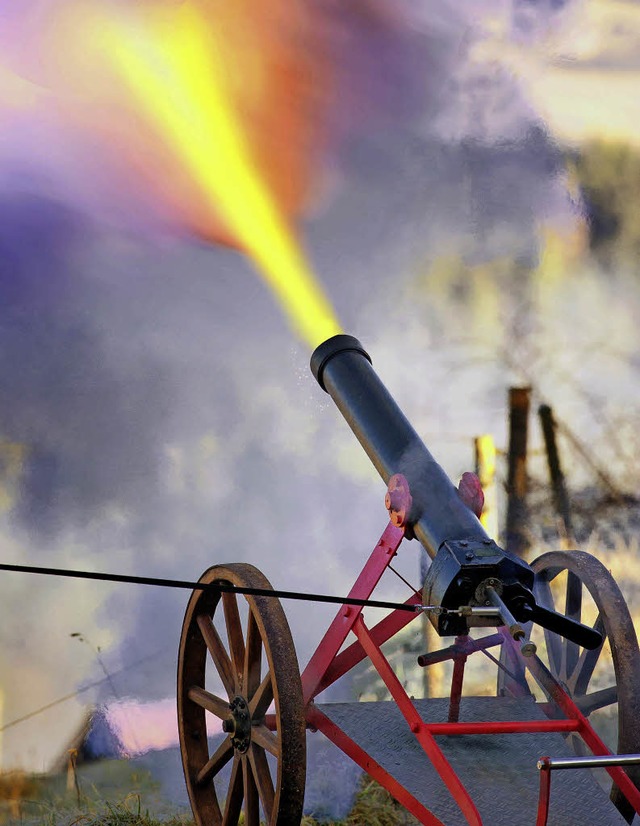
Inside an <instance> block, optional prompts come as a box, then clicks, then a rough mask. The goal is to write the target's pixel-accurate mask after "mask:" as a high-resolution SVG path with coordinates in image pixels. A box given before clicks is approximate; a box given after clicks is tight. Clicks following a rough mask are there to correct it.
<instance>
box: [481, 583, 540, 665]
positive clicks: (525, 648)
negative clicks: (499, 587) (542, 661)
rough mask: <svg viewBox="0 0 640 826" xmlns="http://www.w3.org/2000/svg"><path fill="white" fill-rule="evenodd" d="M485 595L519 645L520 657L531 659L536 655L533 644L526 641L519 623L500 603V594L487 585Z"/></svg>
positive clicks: (502, 603) (501, 602)
mask: <svg viewBox="0 0 640 826" xmlns="http://www.w3.org/2000/svg"><path fill="white" fill-rule="evenodd" d="M485 593H486V595H487V599H488V600H489V602H491V604H492V605H493V606H494V607H495V608H497V610H498V612H499V614H500V619H501V620H502V622H503V623H504V624H505V625H508V626H509V633H510V634H511V636H512V637H513V639H514V640H515V641H516V642H519V643H520V651H521V653H522V655H523V656H524V657H533V656H534V654H535V653H536V646H535V644H534V643H532V642H530V641H528V640H527V635H526V634H525V631H524V628H523V627H522V626H521V625H520V623H519V622H516V619H515V617H514V616H513V614H512V613H511V611H510V610H509V609H508V608H507V606H506V605H505V604H504V602H503V601H502V598H501V597H500V594H499V593H498V592H497V591H496V589H495V588H494V587H493V586H491V585H487V587H486V588H485Z"/></svg>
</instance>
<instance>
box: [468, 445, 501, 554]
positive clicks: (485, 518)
mask: <svg viewBox="0 0 640 826" xmlns="http://www.w3.org/2000/svg"><path fill="white" fill-rule="evenodd" d="M473 447H474V453H475V465H476V476H477V477H478V479H479V480H480V484H481V485H482V491H483V493H484V508H483V509H482V516H481V517H480V522H481V523H482V527H483V528H484V529H485V531H486V532H487V533H488V534H489V536H492V537H494V538H496V539H497V537H498V497H497V492H496V443H495V441H494V439H493V436H490V435H489V434H488V433H485V434H484V435H483V436H476V438H475V439H474V440H473Z"/></svg>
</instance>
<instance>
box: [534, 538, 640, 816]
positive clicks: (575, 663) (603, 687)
mask: <svg viewBox="0 0 640 826" xmlns="http://www.w3.org/2000/svg"><path fill="white" fill-rule="evenodd" d="M531 567H532V568H533V570H534V571H535V574H536V579H535V584H534V591H535V596H536V601H537V602H538V604H539V605H542V606H544V607H547V608H552V609H554V610H556V611H560V612H562V613H564V614H565V615H566V616H569V617H571V618H572V619H575V620H577V621H578V622H585V623H588V624H591V625H593V627H594V628H596V629H597V630H598V631H600V632H601V633H602V634H603V635H604V642H603V644H602V646H601V647H600V648H597V649H596V650H595V651H587V650H586V649H581V648H579V646H578V645H576V643H573V642H571V641H570V640H567V639H565V638H563V637H560V636H558V635H557V634H554V633H553V632H551V631H547V630H544V643H545V647H546V652H547V665H548V667H549V670H550V671H551V673H552V674H553V676H554V677H556V679H558V680H559V681H560V682H561V683H562V684H563V685H564V686H565V688H566V690H567V692H568V694H569V695H570V697H571V698H572V699H573V701H574V702H575V703H576V705H577V706H578V708H579V709H580V711H581V712H582V713H583V714H584V715H585V717H587V718H588V719H589V722H590V723H591V724H592V726H593V727H594V728H595V730H596V732H597V733H598V734H600V736H601V737H602V739H603V740H604V741H605V742H606V743H607V745H608V747H609V748H610V749H611V750H612V751H614V752H617V753H618V754H629V753H636V752H638V751H640V692H639V691H638V687H639V686H640V652H639V650H638V639H637V636H636V632H635V629H634V625H633V621H632V619H631V615H630V613H629V608H628V607H627V604H626V602H625V599H624V597H623V595H622V593H621V591H620V588H619V587H618V585H617V584H616V582H615V580H614V579H613V577H612V576H611V574H610V573H609V571H608V570H607V569H606V568H605V566H604V565H603V564H602V563H601V562H600V561H599V560H597V559H596V558H595V557H594V556H592V555H591V554H588V553H585V552H584V551H552V552H550V553H545V554H543V555H542V556H540V557H538V559H536V560H535V561H534V562H532V563H531ZM616 705H617V711H616V709H615V706H616ZM598 712H604V713H605V714H606V713H607V712H609V720H608V724H609V727H610V730H609V732H606V731H603V730H602V728H601V726H600V725H599V722H598V716H599V715H598ZM612 718H613V719H612ZM616 723H617V726H616ZM569 740H570V743H571V746H572V747H573V748H574V750H575V751H576V752H577V753H578V754H586V753H588V752H587V750H586V747H585V746H584V743H583V741H582V739H581V738H580V737H579V736H577V735H575V734H572V735H569ZM628 773H629V775H630V777H631V779H632V780H633V782H634V783H635V784H636V786H638V787H639V788H640V770H639V769H638V767H633V768H629V770H628ZM611 799H612V800H613V802H614V803H615V805H616V806H617V808H618V809H619V810H620V812H621V813H622V814H623V815H624V816H625V818H626V819H627V820H628V822H631V819H633V814H634V811H633V809H631V808H630V807H629V805H628V803H627V801H626V800H625V799H624V797H622V795H621V794H620V792H619V791H618V789H617V787H615V786H614V787H613V788H612V790H611Z"/></svg>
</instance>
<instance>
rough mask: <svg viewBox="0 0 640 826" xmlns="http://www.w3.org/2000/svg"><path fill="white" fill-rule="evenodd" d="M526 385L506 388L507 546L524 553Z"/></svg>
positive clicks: (528, 391)
mask: <svg viewBox="0 0 640 826" xmlns="http://www.w3.org/2000/svg"><path fill="white" fill-rule="evenodd" d="M530 401H531V388H530V387H511V388H509V454H508V455H509V473H508V477H507V529H506V546H507V550H508V551H510V552H511V553H514V554H516V555H517V556H524V555H525V553H526V552H527V551H528V550H529V539H528V536H527V530H526V526H527V503H526V497H527V435H528V422H529V407H530Z"/></svg>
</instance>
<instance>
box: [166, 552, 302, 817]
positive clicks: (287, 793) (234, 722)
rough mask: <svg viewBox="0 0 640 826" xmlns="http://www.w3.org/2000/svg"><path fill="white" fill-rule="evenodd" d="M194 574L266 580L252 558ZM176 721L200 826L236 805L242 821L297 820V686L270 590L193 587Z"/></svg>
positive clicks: (247, 582) (289, 645)
mask: <svg viewBox="0 0 640 826" xmlns="http://www.w3.org/2000/svg"><path fill="white" fill-rule="evenodd" d="M200 582H204V583H216V582H218V583H221V584H231V585H235V586H241V587H248V588H261V589H262V588H263V589H269V590H270V589H271V585H270V584H269V581H268V580H267V579H266V577H264V576H263V574H262V573H260V571H259V570H258V569H257V568H254V567H253V566H252V565H246V564H243V563H236V564H230V565H216V566H214V567H213V568H209V570H208V571H206V572H205V573H204V574H203V576H202V577H201V579H200ZM265 717H266V718H267V719H266V720H265ZM267 722H268V723H269V725H267ZM178 729H179V733H180V750H181V753H182V764H183V768H184V775H185V780H186V784H187V791H188V793H189V799H190V801H191V808H192V810H193V816H194V819H195V822H196V824H197V826H235V824H237V823H238V821H239V818H240V815H241V812H243V813H244V826H259V824H260V822H266V823H267V824H268V825H269V826H276V825H277V826H291V824H298V823H300V820H301V818H302V806H303V802H304V786H305V771H306V742H305V719H304V706H303V700H302V687H301V683H300V671H299V667H298V661H297V657H296V653H295V648H294V646H293V640H292V638H291V632H290V630H289V625H288V623H287V619H286V617H285V614H284V611H283V610H282V606H281V605H280V602H279V601H278V600H277V599H276V598H273V597H265V596H248V595H247V596H243V595H240V594H235V593H220V592H219V591H215V590H214V589H210V590H206V591H204V590H203V591H194V592H193V594H192V596H191V599H190V601H189V604H188V606H187V611H186V614H185V618H184V623H183V627H182V636H181V640H180V653H179V658H178ZM221 735H222V736H221ZM210 743H211V747H210ZM223 778H224V782H223ZM221 787H222V788H221Z"/></svg>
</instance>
